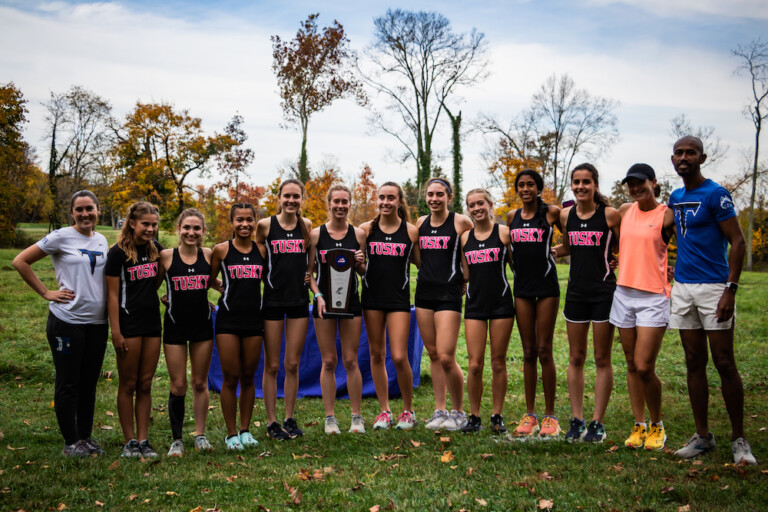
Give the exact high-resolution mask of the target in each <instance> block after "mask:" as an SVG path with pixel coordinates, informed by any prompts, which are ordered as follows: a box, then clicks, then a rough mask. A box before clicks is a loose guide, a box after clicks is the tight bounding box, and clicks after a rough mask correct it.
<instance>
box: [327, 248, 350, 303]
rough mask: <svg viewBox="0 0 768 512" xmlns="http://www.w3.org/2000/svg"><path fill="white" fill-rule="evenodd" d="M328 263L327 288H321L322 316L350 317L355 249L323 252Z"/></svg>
mask: <svg viewBox="0 0 768 512" xmlns="http://www.w3.org/2000/svg"><path fill="white" fill-rule="evenodd" d="M325 261H326V264H327V265H328V289H327V290H323V292H324V298H325V314H324V315H323V316H324V317H326V316H327V317H331V318H352V317H354V315H353V314H352V313H350V312H349V305H350V299H351V298H352V292H353V289H354V286H355V268H354V267H355V251H353V250H351V249H331V250H330V251H328V252H327V253H325Z"/></svg>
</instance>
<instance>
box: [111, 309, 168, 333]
mask: <svg viewBox="0 0 768 512" xmlns="http://www.w3.org/2000/svg"><path fill="white" fill-rule="evenodd" d="M120 334H122V335H123V338H138V337H142V338H159V337H160V336H161V335H162V334H163V329H162V327H161V324H160V309H154V308H153V309H149V310H144V311H137V312H136V313H134V314H130V315H126V314H125V313H123V312H122V311H120Z"/></svg>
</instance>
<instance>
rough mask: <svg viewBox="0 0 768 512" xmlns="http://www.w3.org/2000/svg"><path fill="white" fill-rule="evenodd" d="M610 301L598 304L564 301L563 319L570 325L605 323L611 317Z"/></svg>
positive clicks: (611, 301)
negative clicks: (570, 323)
mask: <svg viewBox="0 0 768 512" xmlns="http://www.w3.org/2000/svg"><path fill="white" fill-rule="evenodd" d="M612 303H613V298H611V300H604V301H600V302H585V301H581V300H568V299H566V300H565V307H564V308H563V317H565V319H566V320H568V321H569V322H572V323H577V324H585V323H589V322H597V323H600V322H607V321H608V318H609V317H610V316H611V304H612Z"/></svg>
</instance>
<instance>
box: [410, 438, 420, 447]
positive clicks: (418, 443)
mask: <svg viewBox="0 0 768 512" xmlns="http://www.w3.org/2000/svg"><path fill="white" fill-rule="evenodd" d="M411 444H412V445H413V447H414V448H418V447H419V446H421V443H420V442H419V441H414V440H413V439H411Z"/></svg>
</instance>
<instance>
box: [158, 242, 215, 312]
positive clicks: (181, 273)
mask: <svg viewBox="0 0 768 512" xmlns="http://www.w3.org/2000/svg"><path fill="white" fill-rule="evenodd" d="M210 277H211V264H210V263H208V262H207V261H205V255H204V254H203V250H202V249H201V248H199V247H198V248H197V259H196V260H195V262H194V263H193V264H191V265H188V264H186V263H184V261H183V260H182V259H181V255H180V254H179V249H178V248H175V249H174V250H173V256H172V257H171V266H170V267H169V268H168V271H167V272H166V273H165V285H166V295H167V296H168V307H167V308H166V309H165V321H166V322H169V321H170V322H173V323H174V324H176V325H186V324H188V323H190V321H199V320H200V319H201V318H207V319H209V320H210V318H211V308H210V307H208V280H209V279H210Z"/></svg>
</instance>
